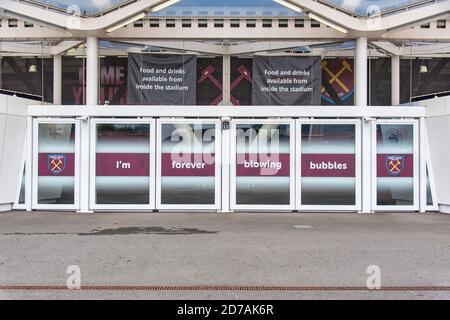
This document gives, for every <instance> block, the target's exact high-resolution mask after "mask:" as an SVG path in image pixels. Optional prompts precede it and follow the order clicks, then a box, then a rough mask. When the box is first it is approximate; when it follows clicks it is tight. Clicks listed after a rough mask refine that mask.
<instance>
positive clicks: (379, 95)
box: [368, 57, 392, 106]
mask: <svg viewBox="0 0 450 320" xmlns="http://www.w3.org/2000/svg"><path fill="white" fill-rule="evenodd" d="M368 67H369V74H368V78H369V79H368V81H369V86H368V89H369V105H371V106H389V105H391V96H392V94H391V93H392V86H391V77H392V72H391V70H392V65H391V58H389V57H384V58H382V57H377V58H371V59H369V66H368Z"/></svg>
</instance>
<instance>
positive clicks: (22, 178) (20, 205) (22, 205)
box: [13, 126, 30, 210]
mask: <svg viewBox="0 0 450 320" xmlns="http://www.w3.org/2000/svg"><path fill="white" fill-rule="evenodd" d="M29 134H30V129H29V128H28V126H27V130H26V134H25V139H24V140H25V141H24V143H23V151H22V160H21V162H22V174H21V175H20V180H19V185H18V187H17V190H16V200H15V201H14V204H13V210H25V209H26V208H27V188H26V185H27V183H26V176H27V171H26V165H25V163H26V158H27V148H28V145H27V140H28V135H29ZM24 173H25V174H24ZM22 181H24V182H25V183H24V196H25V199H24V202H23V203H19V200H20V191H21V190H22Z"/></svg>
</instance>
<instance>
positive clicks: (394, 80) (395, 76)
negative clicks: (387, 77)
mask: <svg viewBox="0 0 450 320" xmlns="http://www.w3.org/2000/svg"><path fill="white" fill-rule="evenodd" d="M391 91H392V92H391V104H392V105H393V106H397V105H399V104H400V56H397V55H395V56H392V57H391Z"/></svg>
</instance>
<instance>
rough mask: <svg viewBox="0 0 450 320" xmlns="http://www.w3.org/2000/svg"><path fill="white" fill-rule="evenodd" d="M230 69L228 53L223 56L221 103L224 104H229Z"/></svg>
mask: <svg viewBox="0 0 450 320" xmlns="http://www.w3.org/2000/svg"><path fill="white" fill-rule="evenodd" d="M230 71H231V58H230V56H229V55H228V54H226V55H224V56H223V80H222V83H223V84H222V87H223V104H224V105H226V106H229V105H231V87H230V86H231V84H230V77H231V74H230Z"/></svg>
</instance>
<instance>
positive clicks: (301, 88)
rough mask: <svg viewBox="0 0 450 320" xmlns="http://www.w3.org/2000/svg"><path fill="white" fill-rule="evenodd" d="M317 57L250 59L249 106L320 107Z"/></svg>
mask: <svg viewBox="0 0 450 320" xmlns="http://www.w3.org/2000/svg"><path fill="white" fill-rule="evenodd" d="M320 62H321V58H320V57H315V56H313V57H290V56H277V57H272V56H254V57H253V90H252V91H253V95H252V102H253V105H320V87H321V78H322V72H321V69H320Z"/></svg>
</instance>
